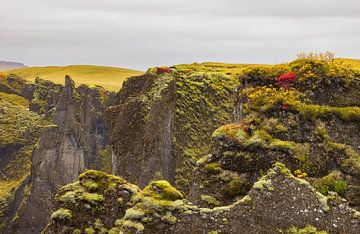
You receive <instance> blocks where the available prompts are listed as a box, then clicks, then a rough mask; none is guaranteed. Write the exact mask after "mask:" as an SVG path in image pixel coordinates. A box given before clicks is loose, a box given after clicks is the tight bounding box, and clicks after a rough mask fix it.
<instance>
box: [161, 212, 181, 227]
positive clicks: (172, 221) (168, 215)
mask: <svg viewBox="0 0 360 234" xmlns="http://www.w3.org/2000/svg"><path fill="white" fill-rule="evenodd" d="M161 221H163V222H166V223H169V224H172V225H173V224H175V223H176V222H177V218H176V217H175V216H173V215H171V212H166V214H165V215H164V216H163V217H161Z"/></svg>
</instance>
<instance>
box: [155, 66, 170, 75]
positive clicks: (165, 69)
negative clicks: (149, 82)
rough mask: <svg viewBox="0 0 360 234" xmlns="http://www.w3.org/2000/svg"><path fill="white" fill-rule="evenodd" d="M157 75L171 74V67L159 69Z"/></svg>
mask: <svg viewBox="0 0 360 234" xmlns="http://www.w3.org/2000/svg"><path fill="white" fill-rule="evenodd" d="M157 73H158V74H162V73H170V68H169V67H158V68H157Z"/></svg>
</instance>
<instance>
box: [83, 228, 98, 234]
mask: <svg viewBox="0 0 360 234" xmlns="http://www.w3.org/2000/svg"><path fill="white" fill-rule="evenodd" d="M85 233H86V234H95V233H96V232H95V230H94V228H93V227H87V228H85Z"/></svg>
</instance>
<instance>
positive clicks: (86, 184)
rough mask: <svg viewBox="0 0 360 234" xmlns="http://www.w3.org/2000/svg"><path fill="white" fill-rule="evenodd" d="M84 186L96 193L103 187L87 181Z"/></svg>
mask: <svg viewBox="0 0 360 234" xmlns="http://www.w3.org/2000/svg"><path fill="white" fill-rule="evenodd" d="M82 185H83V186H84V187H85V188H86V189H87V190H89V191H96V190H98V189H99V188H100V187H101V185H100V184H99V183H97V182H95V181H92V180H89V181H86V182H84V183H82Z"/></svg>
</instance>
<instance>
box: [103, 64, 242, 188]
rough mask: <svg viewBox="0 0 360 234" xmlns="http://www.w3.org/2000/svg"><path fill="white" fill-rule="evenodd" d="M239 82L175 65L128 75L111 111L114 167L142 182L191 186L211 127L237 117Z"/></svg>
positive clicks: (214, 127)
mask: <svg viewBox="0 0 360 234" xmlns="http://www.w3.org/2000/svg"><path fill="white" fill-rule="evenodd" d="M236 83H237V79H235V78H233V77H230V76H227V75H224V74H221V73H214V74H204V73H190V74H188V73H187V72H185V71H181V70H177V69H174V68H171V69H170V68H168V69H159V68H158V69H150V70H149V71H148V72H147V73H146V74H145V75H143V76H138V77H132V78H131V79H129V80H127V81H126V82H125V83H124V84H123V88H122V90H121V91H120V92H119V94H118V101H117V105H116V106H114V107H111V108H110V109H109V111H108V112H107V114H106V121H107V126H108V128H109V129H110V133H109V134H110V142H111V147H112V155H113V172H114V173H115V174H117V175H120V176H123V177H124V178H126V179H127V180H128V181H130V182H132V183H136V184H139V186H140V187H144V186H145V185H146V184H147V183H148V182H149V181H151V180H152V179H154V178H156V179H166V180H169V181H170V182H172V183H175V184H176V185H177V186H178V187H179V188H181V190H183V191H187V190H188V189H189V187H190V182H189V178H190V177H191V172H192V167H193V166H194V165H195V162H196V161H197V159H198V158H199V156H200V155H203V154H205V153H206V152H207V150H208V146H209V143H210V141H211V132H212V131H213V130H214V129H216V128H217V127H219V126H221V125H222V124H224V123H227V122H230V121H231V113H232V111H233V110H232V106H233V105H232V104H233V102H234V100H233V97H232V94H233V93H234V92H235V86H236Z"/></svg>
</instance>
